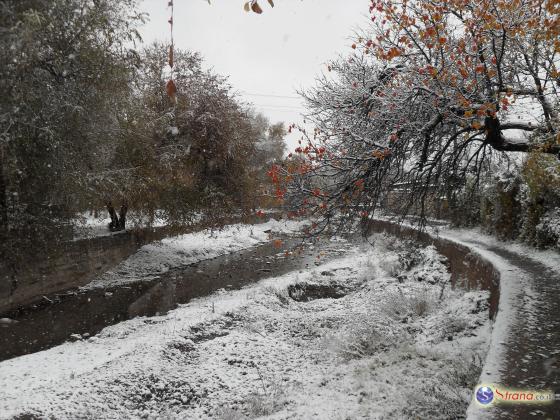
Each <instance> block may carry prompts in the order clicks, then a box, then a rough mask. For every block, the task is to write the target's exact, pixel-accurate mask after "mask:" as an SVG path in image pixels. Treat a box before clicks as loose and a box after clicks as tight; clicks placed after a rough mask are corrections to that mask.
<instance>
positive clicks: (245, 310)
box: [0, 227, 490, 419]
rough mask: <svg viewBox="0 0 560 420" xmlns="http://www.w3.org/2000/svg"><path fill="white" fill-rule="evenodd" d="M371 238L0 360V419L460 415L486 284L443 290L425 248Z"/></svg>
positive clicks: (444, 278) (480, 340)
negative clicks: (329, 257)
mask: <svg viewBox="0 0 560 420" xmlns="http://www.w3.org/2000/svg"><path fill="white" fill-rule="evenodd" d="M259 229H260V227H259ZM254 235H255V232H253V235H252V236H254ZM374 239H375V246H373V247H372V246H371V245H369V244H364V245H363V246H359V245H351V244H347V246H348V253H347V255H346V256H345V257H343V258H341V259H338V260H334V261H331V262H328V263H325V264H323V265H320V266H318V267H315V268H314V269H310V270H306V271H304V272H297V271H296V272H292V273H289V274H286V275H284V276H281V277H276V278H270V279H267V280H264V281H261V282H259V283H257V284H254V285H251V286H249V287H247V288H244V289H242V290H238V291H221V292H219V293H217V294H214V295H212V296H209V297H206V298H202V299H198V300H194V301H191V302H190V303H189V304H186V305H183V306H180V307H179V308H177V309H176V310H173V311H171V312H169V313H168V314H167V315H165V316H160V317H152V318H135V319H133V320H130V321H126V322H122V323H120V324H117V325H114V326H111V327H108V328H106V329H104V330H103V331H102V332H101V333H99V334H98V335H97V336H95V337H90V338H87V339H83V340H81V341H77V342H73V343H65V344H63V345H61V346H58V347H55V348H52V349H50V350H47V351H43V352H40V353H36V354H32V355H28V356H23V357H19V358H16V359H12V360H8V361H5V362H2V363H0V418H10V417H11V416H16V415H20V414H30V415H35V416H37V417H39V418H56V419H79V418H88V419H89V418H92V419H93V418H95V419H115V418H123V419H127V418H161V419H173V418H177V419H199V418H200V419H204V418H218V419H244V418H256V417H265V418H269V419H285V418H303V419H307V418H317V419H346V418H351V419H355V418H365V419H375V418H391V419H403V418H422V419H424V418H430V419H437V418H442V419H448V418H456V417H457V415H463V414H464V412H465V410H466V407H467V405H468V403H469V401H470V398H471V392H472V388H473V386H474V385H475V384H476V382H477V380H478V377H479V374H480V369H481V366H482V360H484V357H485V354H486V352H487V349H488V344H489V336H490V322H489V321H488V309H487V303H486V300H487V294H486V292H481V291H470V292H466V291H463V290H453V289H452V288H451V287H450V285H449V283H448V282H449V274H448V273H447V272H446V269H445V266H444V264H443V261H442V259H441V257H440V256H439V255H438V254H437V253H436V252H435V250H434V249H433V248H431V247H428V248H421V249H418V248H415V247H414V246H413V245H411V244H410V243H408V242H401V241H398V240H395V239H391V238H385V237H381V236H376V237H375V238H374ZM255 240H256V239H255ZM170 246H171V245H170ZM175 246H177V245H176V244H175V245H173V246H172V247H175ZM174 249H180V247H179V248H174Z"/></svg>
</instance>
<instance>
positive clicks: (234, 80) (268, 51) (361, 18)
mask: <svg viewBox="0 0 560 420" xmlns="http://www.w3.org/2000/svg"><path fill="white" fill-rule="evenodd" d="M167 1H168V0H143V1H142V2H141V8H142V10H144V11H145V12H147V13H149V15H150V21H149V22H148V23H147V24H146V26H145V27H144V28H143V30H142V35H143V38H144V40H145V41H146V42H151V41H154V40H162V41H167V40H169V24H168V23H167V20H168V18H169V8H168V7H167ZM211 2H212V4H211V5H209V4H208V2H207V1H206V0H175V26H174V33H175V45H176V46H177V47H178V48H182V49H188V50H194V51H199V52H200V53H201V54H202V55H203V56H204V58H205V63H206V65H207V66H208V67H212V68H213V69H214V70H215V71H216V72H217V73H219V74H222V75H227V76H229V78H230V82H231V84H232V85H233V86H234V88H235V89H236V90H237V91H239V93H240V94H241V95H242V96H243V97H244V99H246V100H247V101H248V102H252V103H253V104H254V105H255V109H257V110H258V111H260V112H262V113H263V114H265V115H266V116H267V117H268V118H269V119H270V120H271V122H277V121H283V122H286V123H287V124H290V123H292V122H296V123H297V122H301V117H300V116H299V114H300V112H301V111H302V110H303V108H302V102H301V101H300V100H299V98H297V94H296V90H298V89H301V88H305V87H308V86H311V85H312V84H313V81H314V78H315V76H316V75H317V74H319V73H320V72H321V71H324V70H325V63H326V62H327V61H328V60H329V59H331V58H334V57H336V56H337V55H338V54H340V53H343V54H346V53H349V52H350V51H351V49H350V45H351V44H352V42H351V41H350V37H351V35H352V33H353V29H354V28H356V27H357V26H359V25H362V24H364V23H365V22H366V19H367V17H366V15H367V12H368V6H369V2H368V1H367V0H275V3H276V7H275V8H274V9H271V8H270V7H269V6H268V2H267V1H266V0H261V1H260V4H261V5H262V8H263V10H264V13H263V14H261V15H257V14H255V13H246V12H244V11H243V3H244V0H212V1H211ZM294 142H295V139H294V138H291V139H290V142H289V143H290V146H292V145H293V143H294Z"/></svg>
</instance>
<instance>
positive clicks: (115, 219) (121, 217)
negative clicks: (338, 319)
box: [107, 201, 128, 232]
mask: <svg viewBox="0 0 560 420" xmlns="http://www.w3.org/2000/svg"><path fill="white" fill-rule="evenodd" d="M107 211H108V212H109V216H111V223H109V230H110V231H111V232H118V231H120V230H124V229H125V227H126V213H127V211H128V206H127V204H126V203H125V204H123V205H122V206H121V210H120V214H118V215H117V211H116V210H115V208H114V207H113V204H112V203H111V202H110V201H108V202H107Z"/></svg>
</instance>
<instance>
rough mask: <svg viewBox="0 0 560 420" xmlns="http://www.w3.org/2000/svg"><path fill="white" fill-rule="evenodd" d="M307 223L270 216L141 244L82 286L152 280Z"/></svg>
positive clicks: (288, 231) (256, 243)
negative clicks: (255, 223)
mask: <svg viewBox="0 0 560 420" xmlns="http://www.w3.org/2000/svg"><path fill="white" fill-rule="evenodd" d="M306 223H307V222H303V221H293V220H281V221H278V220H275V219H271V220H269V221H268V222H266V223H262V224H258V225H246V224H235V225H227V226H225V227H224V228H223V229H218V230H210V229H206V230H202V231H199V232H194V233H189V234H185V235H180V236H174V237H171V238H165V239H163V240H161V241H159V242H154V243H151V244H148V245H145V246H143V247H142V248H141V249H140V250H139V251H138V252H137V253H135V254H134V255H132V256H131V257H130V258H128V259H126V260H125V261H123V262H122V263H120V264H119V265H117V266H116V267H115V268H114V269H112V270H110V271H108V272H106V273H104V274H103V275H101V276H99V277H98V278H96V279H95V280H93V281H92V282H90V283H89V284H87V285H86V286H84V289H88V288H94V287H111V286H116V285H121V284H125V283H131V282H136V281H140V280H151V279H154V278H156V277H157V276H159V275H161V274H162V273H165V272H166V271H168V270H169V269H170V268H178V267H182V266H186V265H189V264H193V263H196V262H198V261H201V260H206V259H210V258H215V257H218V256H220V255H224V254H227V253H231V252H236V251H240V250H242V249H246V248H250V247H252V246H255V245H258V244H261V243H264V242H267V241H269V240H270V235H271V234H280V233H283V234H287V233H294V232H298V231H300V230H301V229H302V227H303V226H304V225H305V224H306Z"/></svg>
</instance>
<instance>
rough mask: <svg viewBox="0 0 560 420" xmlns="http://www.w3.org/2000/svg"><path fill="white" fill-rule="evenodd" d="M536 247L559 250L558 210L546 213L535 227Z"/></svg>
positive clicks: (559, 219) (559, 223) (559, 213)
mask: <svg viewBox="0 0 560 420" xmlns="http://www.w3.org/2000/svg"><path fill="white" fill-rule="evenodd" d="M535 235H536V241H537V246H539V247H543V248H544V247H549V246H550V247H555V248H559V249H560V208H556V209H553V210H550V211H548V212H546V213H545V214H544V215H543V216H542V217H541V218H540V221H539V224H538V225H537V226H535Z"/></svg>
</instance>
